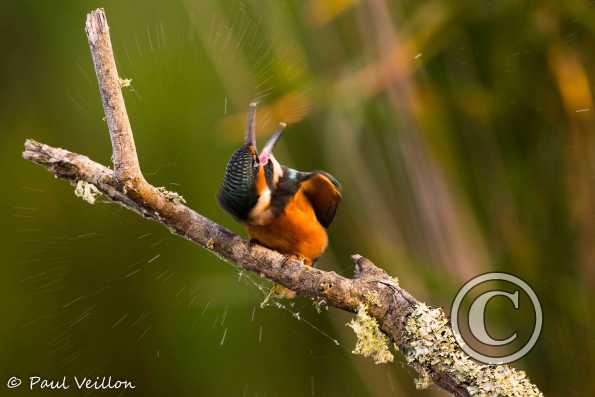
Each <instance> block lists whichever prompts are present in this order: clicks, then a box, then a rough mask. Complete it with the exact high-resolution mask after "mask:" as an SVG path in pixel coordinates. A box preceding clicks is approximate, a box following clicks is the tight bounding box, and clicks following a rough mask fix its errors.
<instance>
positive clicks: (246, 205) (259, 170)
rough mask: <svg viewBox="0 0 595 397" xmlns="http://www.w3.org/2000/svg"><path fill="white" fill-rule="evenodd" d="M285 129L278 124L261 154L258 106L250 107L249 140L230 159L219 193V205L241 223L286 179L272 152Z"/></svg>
mask: <svg viewBox="0 0 595 397" xmlns="http://www.w3.org/2000/svg"><path fill="white" fill-rule="evenodd" d="M285 126H286V125H285V124H284V123H281V124H279V128H278V129H277V130H276V131H275V133H274V134H273V135H272V136H271V137H270V138H269V140H268V141H267V143H266V144H265V145H264V147H263V148H262V151H261V152H260V154H259V153H258V149H257V148H256V131H255V130H256V103H251V104H250V108H249V110H248V124H247V127H246V140H245V142H244V144H243V145H242V146H241V147H240V148H239V149H238V150H236V151H235V152H234V153H233V155H232V156H231V158H230V159H229V161H228V163H227V168H226V169H225V178H224V180H223V186H221V189H220V190H219V203H220V204H221V206H222V207H223V208H224V209H225V210H226V211H227V212H229V213H230V214H231V215H232V216H233V217H234V218H236V219H237V220H239V221H246V220H247V219H248V218H249V217H250V213H251V211H252V210H253V209H254V208H255V207H257V206H258V205H259V201H260V202H263V201H267V200H269V201H270V194H271V191H272V190H274V189H275V188H276V186H277V183H278V181H279V179H280V178H281V176H282V175H283V169H282V167H281V165H280V164H279V162H278V161H277V160H276V159H275V156H273V148H274V147H275V144H276V143H277V141H278V140H279V138H280V137H281V134H282V133H283V129H284V128H285ZM267 196H268V197H267Z"/></svg>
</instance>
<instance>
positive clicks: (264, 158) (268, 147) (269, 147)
mask: <svg viewBox="0 0 595 397" xmlns="http://www.w3.org/2000/svg"><path fill="white" fill-rule="evenodd" d="M285 127H287V124H285V123H279V127H277V130H276V131H275V133H274V134H273V136H271V137H270V138H269V140H268V141H267V143H266V144H265V145H264V147H263V148H262V151H261V152H260V156H258V159H259V162H260V165H262V166H265V165H266V164H267V163H268V162H269V158H270V157H271V156H272V155H273V149H274V148H275V145H276V144H277V141H278V140H279V138H280V137H281V134H282V133H283V130H284V129H285Z"/></svg>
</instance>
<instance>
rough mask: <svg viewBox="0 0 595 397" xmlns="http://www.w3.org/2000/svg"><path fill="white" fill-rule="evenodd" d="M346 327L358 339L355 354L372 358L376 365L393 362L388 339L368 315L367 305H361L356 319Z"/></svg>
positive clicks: (374, 320)
mask: <svg viewBox="0 0 595 397" xmlns="http://www.w3.org/2000/svg"><path fill="white" fill-rule="evenodd" d="M346 325H347V326H348V327H350V328H351V329H353V332H355V335H356V337H357V342H356V345H355V349H354V350H353V351H352V353H353V354H361V355H362V356H364V357H372V359H374V363H375V364H384V363H389V362H392V361H393V359H394V356H393V354H392V353H391V352H390V350H389V340H388V337H387V336H386V335H385V334H384V333H383V332H382V331H381V330H380V327H379V326H378V322H377V321H376V319H374V318H373V317H371V316H370V315H369V314H368V312H367V307H366V305H363V304H360V305H359V307H358V309H357V314H356V316H355V318H354V319H353V320H351V321H350V322H349V323H347V324H346Z"/></svg>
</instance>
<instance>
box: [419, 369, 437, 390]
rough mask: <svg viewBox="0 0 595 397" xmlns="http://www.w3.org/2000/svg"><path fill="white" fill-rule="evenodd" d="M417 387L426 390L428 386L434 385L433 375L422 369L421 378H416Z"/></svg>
mask: <svg viewBox="0 0 595 397" xmlns="http://www.w3.org/2000/svg"><path fill="white" fill-rule="evenodd" d="M414 382H415V388H416V389H417V390H425V389H427V388H428V387H430V386H432V383H433V382H432V377H431V376H430V374H429V373H428V371H426V370H424V369H422V370H421V371H419V378H415V380H414Z"/></svg>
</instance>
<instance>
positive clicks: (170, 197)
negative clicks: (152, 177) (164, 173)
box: [157, 186, 186, 204]
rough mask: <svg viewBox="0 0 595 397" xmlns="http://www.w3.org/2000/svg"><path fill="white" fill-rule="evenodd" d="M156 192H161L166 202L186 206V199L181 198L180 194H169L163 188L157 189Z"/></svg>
mask: <svg viewBox="0 0 595 397" xmlns="http://www.w3.org/2000/svg"><path fill="white" fill-rule="evenodd" d="M157 190H159V191H160V192H161V194H163V195H164V196H165V198H166V199H167V200H169V201H171V202H172V203H176V204H186V199H185V198H184V197H182V195H181V194H178V193H176V192H170V191H169V190H167V189H166V188H165V187H163V186H160V187H158V188H157Z"/></svg>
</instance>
